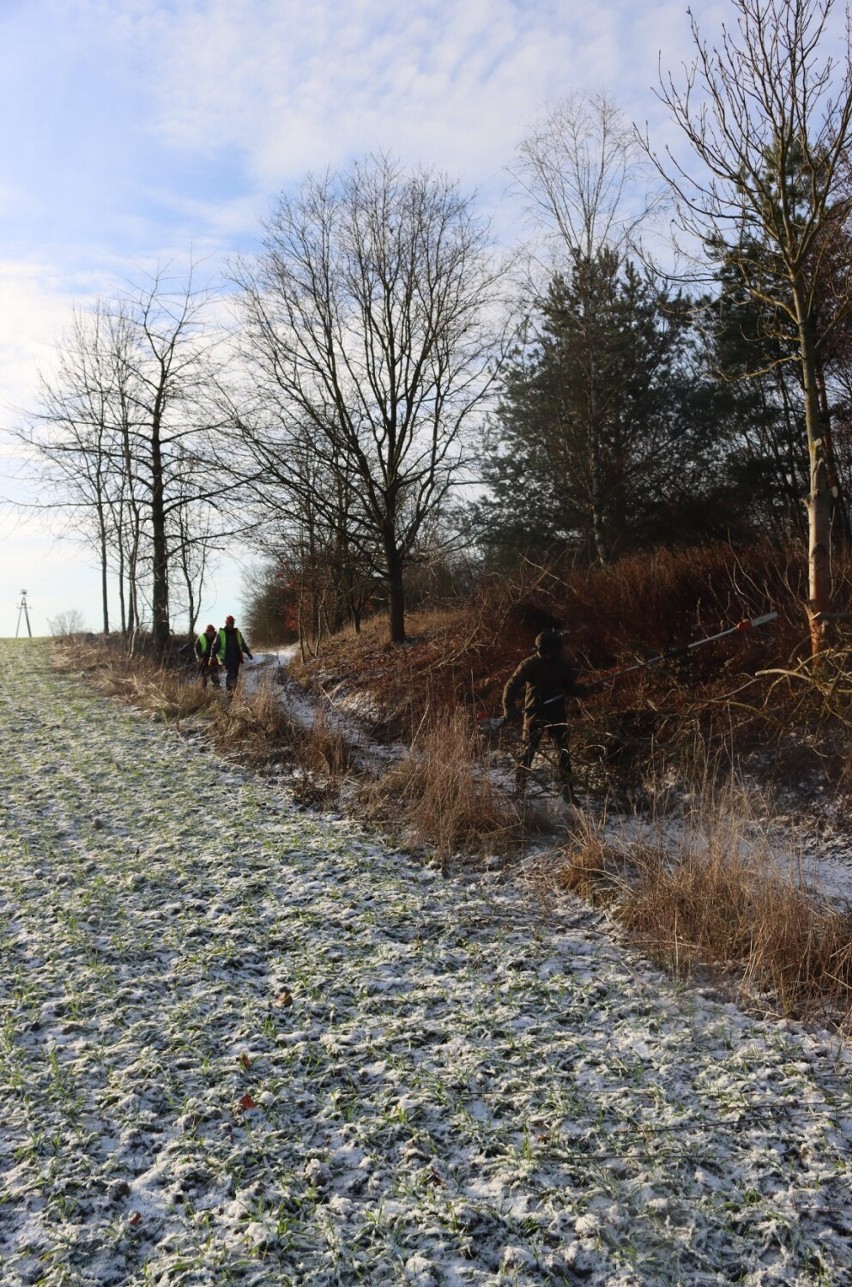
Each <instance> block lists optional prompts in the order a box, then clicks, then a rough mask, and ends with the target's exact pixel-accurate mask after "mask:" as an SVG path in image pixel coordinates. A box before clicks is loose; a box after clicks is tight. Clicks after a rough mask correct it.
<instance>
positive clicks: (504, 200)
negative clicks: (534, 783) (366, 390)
mask: <svg viewBox="0 0 852 1287" xmlns="http://www.w3.org/2000/svg"><path fill="white" fill-rule="evenodd" d="M729 15H730V9H729V6H728V5H727V4H726V3H724V2H722V3H718V4H717V3H708V4H702V5H701V9H700V19H701V24H702V27H703V28H705V29H706V31H707V33H708V34H709V35H714V36H715V34H716V32H717V31H718V28H719V24H720V21H721V19H722V17H723V16H729ZM689 55H690V46H689V32H688V24H687V17H686V4H685V3H683V2H681V0H678V2H677V3H669V2H668V0H663V2H662V3H650V4H645V5H641V4H636V2H635V0H629V2H628V0H597V3H594V4H592V3H589V0H431V2H429V0H407V2H406V0H403V2H400V0H396V2H395V3H390V2H389V0H348V2H343V0H341V2H340V3H331V2H330V0H313V3H311V4H304V3H298V4H296V3H292V0H171V2H170V3H163V2H162V0H0V152H2V156H3V158H4V162H3V166H2V168H0V301H2V307H0V426H2V425H6V424H9V423H11V422H13V421H14V420H15V419H16V418H17V413H16V411H15V408H21V407H31V406H32V405H33V402H34V395H35V387H36V377H37V372H38V370H39V369H43V370H45V371H47V372H49V370H50V365H51V361H52V355H53V352H54V350H55V346H56V343H57V340H58V339H59V337H60V336H61V333H62V331H63V329H64V328H65V327H67V326H68V325H69V323H70V319H71V310H72V308H73V306H74V305H75V304H76V305H78V306H85V305H86V304H88V303H90V302H92V301H93V300H95V299H96V298H97V297H98V296H105V297H107V298H109V297H110V296H111V295H112V294H114V293H115V292H116V291H117V290H120V289H121V288H122V287H124V286H126V285H127V284H128V282H138V281H139V280H140V275H141V272H142V271H143V270H144V269H146V268H152V267H155V266H156V265H158V264H163V263H165V262H168V261H184V260H186V259H187V257H188V256H189V255H190V253H191V254H192V255H193V256H194V257H195V258H196V259H202V258H203V259H204V262H205V266H206V268H207V269H208V270H209V272H210V275H211V276H215V275H216V274H217V272H219V271H220V270H221V269H222V267H223V265H224V263H225V261H226V259H227V256H228V255H229V254H232V253H233V252H234V251H236V250H242V251H250V250H251V248H252V246H253V245H254V244H255V239H256V237H257V233H258V226H259V219H260V218H261V217H263V216H264V215H265V214H266V213H267V212H268V210H269V207H270V204H271V202H272V201H273V199H274V197H275V195H276V194H277V193H279V192H280V191H281V190H282V188H285V187H287V186H288V185H291V184H294V183H296V182H298V181H299V179H300V178H301V176H302V175H303V174H304V173H305V172H306V171H307V170H309V169H324V168H325V167H326V166H327V165H329V164H331V165H335V164H338V163H340V162H345V161H346V160H347V159H349V158H350V157H352V156H355V155H361V154H363V153H365V152H369V151H375V150H379V149H385V150H388V151H390V152H392V153H394V154H396V155H397V156H398V157H399V158H400V159H401V160H402V161H403V162H405V163H410V164H412V165H413V164H419V163H424V164H427V165H434V166H436V167H438V168H441V169H445V170H447V171H448V172H449V173H450V174H452V175H453V176H455V177H458V178H459V179H460V180H461V182H462V184H463V186H464V187H465V188H467V189H471V190H472V189H475V190H477V192H478V193H479V198H478V199H479V202H480V206H481V208H482V210H483V212H484V213H485V214H487V215H489V216H490V217H491V218H492V219H493V220H494V225H495V228H496V230H497V232H498V234H499V235H500V237H501V238H503V239H504V240H506V241H508V242H511V241H513V240H514V239H516V238H520V237H521V236H522V232H523V230H522V227H521V224H522V211H521V208H520V205H519V203H518V201H517V199H516V198H513V197H512V196H511V194H510V193H509V192H508V187H509V176H508V174H507V172H506V167H507V166H508V165H510V164H511V161H512V158H513V155H514V151H515V147H516V145H517V143H518V141H519V140H520V139H521V138H522V137H523V135H524V133H525V132H526V130H527V129H528V127H529V125H530V123H531V121H532V120H533V119H534V118H535V117H536V116H538V115H540V113H541V111H542V110H543V107H544V104H545V101H546V99H547V98H548V96H550V97H551V98H555V97H559V96H560V95H562V94H565V93H567V92H571V91H576V90H598V89H603V90H605V91H606V92H607V93H608V94H609V95H610V96H611V97H612V98H614V99H615V101H616V102H617V103H618V104H619V105H620V106H621V107H622V108H623V110H624V111H625V113H626V114H627V116H628V117H629V118H631V119H634V120H636V121H637V122H641V123H644V122H645V121H646V120H648V121H649V123H650V127H651V130H652V133H654V132H655V131H656V138H657V139H658V140H659V141H663V139H664V137H665V132H666V129H667V124H666V122H665V119H664V117H663V115H662V109H661V108H660V106H659V104H658V102H657V100H656V99H655V97H654V95H653V92H652V86H653V85H654V84H655V83H656V81H657V66H658V59H660V58H662V63H663V65H664V66H666V67H672V68H677V67H678V66H679V64H680V63H681V62H682V61H683V60H684V59H685V58H688V57H689ZM12 469H13V461H11V460H10V446H9V443H8V440H4V438H3V436H2V435H0V472H2V473H4V474H6V475H7V477H6V478H4V479H0V494H2V495H4V496H11V495H13V494H15V486H16V485H15V484H14V482H13V481H10V479H9V477H8V475H9V474H10V473H11V471H12ZM4 526H5V531H6V539H5V540H4V543H3V544H4V557H3V564H2V572H0V634H9V633H14V629H15V625H16V620H17V615H18V614H17V603H18V600H19V598H20V590H21V589H22V588H26V589H27V591H28V593H29V597H30V601H31V607H32V617H33V624H34V628H35V629H36V631H37V632H38V633H45V632H46V630H47V620H48V618H50V617H51V616H55V615H56V614H57V613H59V612H62V611H66V610H68V609H71V608H77V609H79V610H80V611H82V612H83V615H84V617H85V619H86V621H87V623H88V624H90V625H91V626H94V627H97V625H98V622H99V610H98V578H97V572H96V569H95V568H94V567H93V566H92V565H91V564H90V562H89V559H88V556H87V554H86V553H85V551H83V550H82V549H81V548H80V547H78V546H76V545H74V544H73V542H72V541H70V540H68V539H67V538H66V539H63V540H62V541H60V542H59V543H57V541H56V540H55V539H54V538H53V537H51V535H50V534H49V533H47V532H46V531H45V530H44V529H43V528H42V527H41V526H40V525H38V524H36V523H33V522H29V523H27V524H25V525H21V524H20V523H19V522H18V521H16V520H15V519H14V518H13V517H12V515H11V514H10V512H9V511H8V510H5V511H4ZM239 610H240V572H239V567H238V566H237V565H236V564H235V563H234V562H233V561H230V560H228V561H227V562H226V565H225V566H223V568H222V570H221V572H220V573H219V575H218V576H217V578H216V585H215V586H213V587H211V593H210V595H209V597H208V599H207V600H206V602H205V605H204V607H203V609H202V614H203V616H204V617H205V618H207V617H208V616H209V617H210V619H212V620H214V621H218V619H219V618H220V617H223V616H224V614H225V613H226V612H228V611H234V612H237V613H239Z"/></svg>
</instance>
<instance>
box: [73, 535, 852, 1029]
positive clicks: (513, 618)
mask: <svg viewBox="0 0 852 1287" xmlns="http://www.w3.org/2000/svg"><path fill="white" fill-rule="evenodd" d="M798 576H799V572H798V565H797V562H796V558H795V556H793V555H791V556H790V558H789V559H783V558H779V557H778V556H777V555H776V554H774V553H772V554H771V553H770V552H769V551H768V550H766V549H756V550H752V551H750V552H748V553H747V554H740V555H735V554H734V553H733V552H732V551H731V550H730V549H729V547H727V546H724V545H719V546H715V547H709V548H706V549H703V550H699V551H690V552H688V553H686V554H680V555H679V554H671V553H666V552H662V553H658V554H657V555H655V556H653V557H651V558H644V559H640V558H636V559H629V560H624V561H622V562H621V563H620V564H618V565H616V567H614V568H613V569H607V570H603V571H601V570H597V571H592V572H586V573H578V572H572V573H570V574H568V575H560V574H558V573H557V572H555V571H552V570H548V569H543V568H533V567H530V568H529V569H528V570H527V572H526V574H525V575H524V576H523V577H521V578H519V579H517V580H515V581H514V582H511V583H510V582H507V581H505V580H504V581H499V582H496V581H495V582H489V583H485V584H483V585H482V586H481V587H479V589H478V590H477V592H476V593H475V594H474V595H472V596H471V595H468V596H467V597H466V598H465V600H464V602H458V603H454V604H453V603H451V604H446V605H443V606H442V607H440V608H436V609H433V610H431V611H429V612H423V613H420V614H416V615H413V616H412V617H411V618H410V620H409V623H408V631H409V639H408V642H407V643H406V644H405V645H404V646H403V647H402V648H392V647H390V646H389V645H388V644H387V643H386V641H385V624H384V621H383V620H381V619H378V618H376V619H373V620H371V621H368V622H367V623H366V625H365V627H364V629H363V630H362V632H361V633H360V634H359V635H355V634H354V633H351V632H344V633H342V634H341V635H339V636H335V637H333V638H331V639H329V640H327V641H326V643H325V645H324V647H323V649H322V650H321V652H320V655H319V656H318V657H317V658H316V659H313V660H310V661H308V662H295V663H294V664H293V667H292V673H293V675H294V677H295V679H296V680H297V682H299V683H300V684H301V685H303V686H304V687H306V688H310V689H311V690H312V691H313V692H314V693H315V694H321V697H320V698H319V701H318V711H319V714H318V715H317V717H316V718H315V720H314V723H313V726H312V727H310V728H306V727H305V726H304V724H303V723H301V722H300V721H299V720H297V719H296V718H295V717H294V716H293V714H292V713H290V712H289V711H288V709H287V706H286V703H282V701H281V700H280V692H279V691H278V690H277V689H275V688H274V687H272V686H268V687H264V688H261V689H260V690H259V691H257V692H254V693H251V694H246V693H238V694H237V696H235V697H234V699H233V700H232V701H230V702H225V701H223V700H221V699H220V697H219V694H216V693H211V692H207V693H205V692H203V691H202V690H201V689H200V688H199V687H198V686H197V685H194V684H192V683H187V677H186V674H185V673H184V674H180V673H177V672H174V671H163V670H162V669H160V668H158V667H155V666H154V665H153V664H152V663H150V662H147V661H144V660H142V659H136V660H134V662H133V664H132V665H129V664H128V663H127V662H126V659H124V658H123V656H122V655H121V653H120V652H118V651H108V650H105V649H102V648H99V649H96V650H95V651H93V652H92V654H91V655H90V657H89V660H88V662H87V664H88V666H89V667H90V673H91V675H92V677H93V678H94V679H95V681H96V682H97V683H98V685H99V687H101V688H102V689H103V690H104V691H107V692H110V693H112V694H114V695H116V696H120V697H122V698H124V699H126V700H129V701H131V702H133V703H134V704H135V705H138V706H143V707H144V708H146V709H148V710H150V711H152V713H153V714H154V715H155V716H156V717H158V718H162V719H169V720H174V721H177V722H178V723H181V722H183V723H186V722H188V721H189V722H192V723H197V722H198V721H200V720H202V721H203V726H204V729H205V731H206V733H207V734H208V735H209V736H210V737H211V738H212V739H213V741H214V742H215V744H216V745H217V746H219V747H221V748H224V749H227V750H228V751H229V752H231V753H233V754H236V755H238V756H239V757H241V758H242V759H244V760H246V761H248V762H251V763H253V764H256V765H261V764H269V763H270V762H271V763H285V764H289V765H296V766H297V777H296V778H295V779H294V782H295V786H296V790H297V794H299V795H300V796H301V798H302V799H303V801H305V802H317V801H322V802H326V803H327V802H328V801H329V800H330V799H333V798H335V797H336V796H337V795H338V793H339V791H340V789H341V786H342V784H343V783H344V782H346V783H347V784H349V785H348V790H349V799H350V800H352V799H353V798H354V799H355V800H356V802H357V808H358V809H359V811H360V812H361V813H363V814H364V815H365V816H366V817H367V818H368V819H369V820H371V821H373V822H374V823H375V824H377V825H383V826H385V827H392V828H393V829H394V830H395V831H396V833H397V834H398V835H401V836H404V837H405V838H406V839H408V840H409V841H411V842H413V843H419V844H423V845H426V846H429V847H430V848H432V849H434V850H436V851H437V852H438V853H439V854H440V855H442V857H443V859H444V860H445V861H446V859H447V857H448V856H449V855H456V854H459V853H460V852H463V853H466V854H467V855H468V857H469V858H470V859H471V860H473V858H474V857H475V855H476V854H477V853H480V854H481V853H489V852H490V853H494V852H503V853H510V852H518V851H523V849H524V847H525V845H526V844H527V843H528V841H529V838H530V833H531V831H533V830H534V829H535V828H536V827H537V826H539V825H540V824H541V818H540V816H539V815H538V814H537V813H536V811H535V810H532V809H527V810H525V809H523V808H521V807H520V806H519V804H518V802H517V801H515V800H514V799H513V798H512V797H511V794H510V793H508V792H507V791H506V790H505V788H504V787H503V786H501V784H500V778H499V776H497V777H495V775H494V773H493V772H489V770H490V769H493V768H494V765H495V763H498V764H499V763H503V764H504V765H506V764H509V763H510V761H511V755H512V751H513V746H512V743H511V738H512V737H513V736H516V734H513V733H512V732H509V733H508V734H506V735H503V734H501V735H500V736H499V737H498V739H497V740H496V742H492V741H490V740H489V739H487V738H485V737H483V736H482V735H481V733H480V732H479V731H478V729H479V725H478V717H481V716H483V715H491V714H494V713H496V712H497V711H498V709H499V699H500V692H501V689H502V685H503V683H504V682H505V679H506V678H507V676H508V674H509V673H510V672H511V670H512V669H513V667H514V665H515V664H516V662H517V661H518V660H519V659H520V658H521V657H522V656H524V655H525V654H526V653H527V652H529V651H530V648H531V644H532V639H533V638H534V636H535V634H536V633H537V631H538V630H540V629H542V628H548V627H551V626H559V627H564V628H566V629H567V630H568V631H569V632H570V634H569V638H570V642H571V646H572V648H573V651H574V653H575V656H576V659H577V662H578V665H579V666H580V667H581V668H582V670H583V672H584V673H589V674H591V673H594V674H600V673H601V672H604V673H605V672H606V671H608V670H610V669H617V668H618V667H620V666H625V665H629V664H631V663H632V662H633V661H635V660H637V659H640V658H647V657H648V656H654V655H656V654H657V653H660V652H665V651H667V650H669V649H671V648H673V647H676V646H677V645H679V644H682V643H685V642H689V641H690V640H693V639H696V638H700V637H702V636H704V635H707V634H713V633H715V632H716V631H718V630H722V629H725V628H726V627H728V626H730V625H733V624H736V623H737V622H739V621H743V620H746V619H748V618H751V617H754V616H758V615H762V614H763V613H765V612H768V611H771V610H775V611H777V612H778V614H779V616H778V620H777V623H775V624H774V625H773V626H772V627H770V628H768V629H766V630H764V631H754V632H748V631H744V632H742V633H738V634H736V635H734V636H730V637H729V638H727V639H725V640H721V641H719V643H718V644H712V645H709V646H707V647H705V648H702V649H696V650H693V651H691V652H690V653H688V654H687V655H685V656H681V657H678V658H676V659H673V660H672V661H671V662H668V663H664V664H659V665H654V666H651V667H646V668H642V669H640V670H637V671H634V672H633V673H632V674H630V675H627V676H624V677H623V678H622V679H620V680H616V681H614V683H613V684H612V686H611V687H610V686H608V687H607V689H606V690H605V692H604V693H603V694H601V695H600V696H597V697H595V698H593V699H591V700H589V701H588V702H586V703H583V705H582V707H581V708H580V709H579V710H578V712H577V717H576V724H575V728H574V730H573V744H574V753H575V761H576V765H577V770H578V777H579V779H580V783H581V787H582V788H583V790H584V794H585V798H586V800H587V802H588V803H589V804H590V806H592V805H593V807H589V808H588V809H586V810H584V811H583V813H582V815H581V816H580V817H579V818H575V819H572V820H571V822H570V824H569V828H568V832H567V836H566V835H565V834H564V833H563V835H562V837H561V838H559V837H553V836H551V841H553V840H554V839H555V840H556V843H555V845H554V846H553V847H552V848H551V850H550V852H549V854H548V855H547V856H546V858H543V859H542V861H541V878H542V880H544V881H545V883H548V882H549V884H550V885H551V886H558V887H561V888H563V889H571V890H575V891H577V892H579V893H580V894H582V895H583V896H585V897H589V898H592V899H593V900H595V901H597V902H601V901H603V902H605V903H606V904H607V906H608V908H609V910H610V914H611V915H612V916H613V917H614V918H615V919H616V920H618V921H619V922H620V923H621V924H622V925H623V926H624V929H625V932H626V933H627V934H629V935H630V937H631V938H632V939H633V940H634V941H635V942H636V943H638V944H639V945H640V946H641V947H642V949H643V950H644V951H646V952H648V953H649V954H650V955H651V956H652V957H654V959H656V960H658V961H660V962H662V963H664V964H665V965H666V966H667V967H668V968H670V969H672V970H673V971H675V972H676V973H678V974H680V975H688V974H690V973H691V972H693V971H696V970H699V969H700V970H705V969H708V968H709V969H711V970H713V971H714V973H715V974H716V975H717V976H719V975H722V976H724V977H725V978H727V979H729V980H736V981H738V983H739V985H740V987H741V989H742V991H743V993H744V994H745V995H747V996H750V997H754V996H756V995H760V996H761V997H763V998H764V1000H765V1001H767V1003H768V1004H771V1005H774V1006H775V1007H777V1008H778V1009H779V1010H780V1011H781V1012H783V1013H787V1014H793V1013H795V1014H803V1013H804V1014H809V1013H816V1012H817V1011H819V1010H823V1011H825V1009H826V1007H828V1009H830V1011H831V1012H832V1013H833V1014H834V1015H835V1016H838V1015H839V1016H841V1017H843V1018H845V1016H846V1015H847V1014H848V1012H849V1011H850V1006H852V948H850V943H852V918H850V916H849V915H848V914H847V913H846V912H845V911H844V910H843V909H838V908H837V907H832V906H828V905H826V904H825V903H823V902H821V901H820V900H819V899H817V898H816V897H815V896H814V895H813V894H812V893H811V892H810V891H808V889H806V888H805V886H804V884H803V882H802V881H801V879H800V878H799V876H798V875H797V873H796V872H795V871H793V870H791V869H790V867H789V865H787V866H782V865H781V864H780V863H779V862H778V861H776V859H775V857H774V855H773V852H772V842H771V840H770V838H769V833H768V830H766V823H767V820H768V819H770V818H771V816H772V813H773V808H774V801H775V800H776V799H777V798H778V797H779V795H781V796H783V797H784V798H785V801H786V804H787V807H788V808H789V806H790V803H791V802H792V804H793V807H794V808H795V809H797V810H799V811H811V812H812V811H813V810H814V809H815V808H816V807H817V806H816V805H815V801H819V802H820V803H819V806H818V807H820V808H825V802H826V800H827V799H832V798H833V799H835V800H838V799H841V798H842V797H843V796H844V795H845V793H846V791H847V788H848V786H849V782H850V766H852V760H850V756H849V750H848V746H849V731H850V716H849V698H850V695H852V675H850V674H849V673H848V671H847V663H846V654H845V649H844V648H843V647H842V646H839V645H838V646H837V647H835V648H834V649H832V650H831V651H830V652H828V653H827V654H826V656H825V657H824V658H823V659H822V664H821V665H820V666H819V667H818V668H814V667H813V666H812V665H811V664H810V662H809V660H808V658H807V653H806V650H807V629H806V623H805V620H804V617H803V613H802V609H801V597H800V596H801V593H802V587H801V585H800V584H798V582H797V577H798ZM838 579H839V581H840V582H841V583H843V584H845V578H844V576H843V573H842V570H841V571H840V574H839V577H838ZM261 643H262V641H258V640H254V641H253V644H254V646H255V648H258V647H259V646H260V645H261ZM335 708H337V709H338V710H340V709H343V710H349V711H351V710H358V711H360V712H362V713H363V711H365V710H367V709H369V711H370V719H369V721H368V722H369V725H370V732H371V733H372V735H373V737H374V738H375V739H377V740H385V741H387V740H390V739H395V740H401V741H404V742H406V743H407V744H408V746H409V749H410V753H409V755H408V756H407V757H405V758H404V759H401V760H400V759H397V760H395V761H392V762H391V763H390V767H386V768H384V769H378V768H376V767H375V765H373V766H372V767H371V768H365V767H364V762H363V759H362V758H361V757H358V756H356V755H355V754H354V752H353V748H352V747H351V746H350V745H349V744H348V743H347V740H346V737H345V735H344V734H342V733H341V732H340V731H338V727H337V725H336V723H335V721H334V720H333V719H332V718H331V717H330V714H329V713H327V712H330V711H333V710H334V709H335ZM356 764H357V766H358V767H357V771H356ZM353 775H355V776H357V785H356V786H355V788H354V789H353V788H352V786H351V783H352V780H353ZM353 790H354V795H353ZM633 810H637V811H639V812H640V814H641V818H642V824H641V827H639V828H638V829H634V837H635V838H634V839H632V840H630V841H627V840H625V839H624V838H623V837H624V835H625V834H627V832H626V831H625V830H624V829H622V833H621V834H620V835H619V833H618V831H617V830H615V829H614V828H613V826H612V818H613V814H614V811H618V814H619V816H623V814H624V812H625V811H627V812H628V814H629V813H630V812H631V811H633ZM672 819H676V820H677V826H676V827H672V826H670V825H668V824H669V822H670V821H671V820H672ZM664 824H665V825H664ZM614 836H616V839H614V838H613V837H614ZM636 837H638V838H636Z"/></svg>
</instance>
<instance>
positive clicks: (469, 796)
mask: <svg viewBox="0 0 852 1287" xmlns="http://www.w3.org/2000/svg"><path fill="white" fill-rule="evenodd" d="M359 799H360V803H361V806H362V808H363V809H364V811H365V813H366V815H367V817H368V818H370V819H372V820H373V821H377V822H380V823H382V824H384V825H387V824H389V823H393V824H394V827H395V829H397V830H401V831H402V833H403V835H404V836H405V837H406V838H407V839H408V840H409V841H410V842H413V843H415V844H423V845H428V846H430V847H431V848H433V849H435V850H436V851H437V852H438V854H439V855H440V856H441V857H442V859H446V858H447V857H448V856H449V855H452V854H457V853H459V852H462V853H466V854H477V853H479V854H481V853H489V852H490V853H495V852H497V853H506V852H511V851H512V850H514V849H517V848H518V846H519V845H520V844H521V843H522V842H523V841H524V840H525V838H527V837H528V833H529V827H530V821H531V819H530V818H529V816H525V815H524V813H523V812H522V811H521V810H520V809H519V807H518V804H517V802H516V801H515V800H514V799H512V798H511V797H509V796H507V794H506V792H505V790H503V789H501V788H500V787H499V786H497V785H495V784H494V782H493V781H492V780H491V778H490V777H489V775H488V772H487V765H486V764H485V761H484V759H483V753H482V743H481V741H480V739H479V737H478V735H477V733H476V731H475V730H474V729H473V728H472V727H471V723H470V719H469V717H468V715H467V713H466V712H465V711H464V710H456V711H449V712H443V713H441V714H438V715H437V716H436V717H435V718H434V720H432V721H430V722H429V723H428V724H427V725H426V726H425V727H423V728H421V730H420V731H419V733H418V735H417V736H416V738H415V739H414V742H413V745H412V747H411V751H410V754H409V755H408V756H407V757H406V758H405V759H404V760H402V761H400V762H399V763H397V764H396V765H394V766H393V767H392V768H390V769H389V770H387V771H386V772H385V773H383V774H382V775H381V777H375V778H373V779H372V780H371V781H370V782H369V783H367V784H365V786H364V787H363V788H362V790H361V792H360V796H359Z"/></svg>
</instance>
